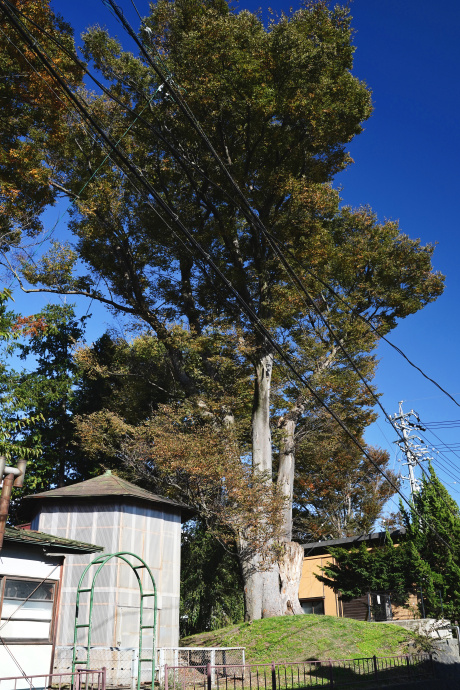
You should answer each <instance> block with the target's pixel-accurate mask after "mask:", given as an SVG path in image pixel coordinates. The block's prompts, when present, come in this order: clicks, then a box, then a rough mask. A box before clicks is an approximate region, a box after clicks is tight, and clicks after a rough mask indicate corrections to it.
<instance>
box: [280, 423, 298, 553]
mask: <svg viewBox="0 0 460 690" xmlns="http://www.w3.org/2000/svg"><path fill="white" fill-rule="evenodd" d="M278 426H281V429H282V431H283V436H282V438H281V441H280V460H279V469H278V488H279V489H280V491H281V493H282V495H283V496H284V498H285V499H286V503H285V505H284V510H283V534H284V536H285V539H286V540H287V541H291V539H292V497H293V493H294V460H295V455H294V452H295V440H294V431H295V426H296V420H294V419H289V418H284V419H283V420H282V421H281V422H280V423H279V424H278Z"/></svg>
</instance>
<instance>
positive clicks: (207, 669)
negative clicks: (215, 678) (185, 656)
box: [206, 664, 212, 690]
mask: <svg viewBox="0 0 460 690" xmlns="http://www.w3.org/2000/svg"><path fill="white" fill-rule="evenodd" d="M206 678H207V681H208V690H211V686H212V683H211V680H212V679H211V664H206Z"/></svg>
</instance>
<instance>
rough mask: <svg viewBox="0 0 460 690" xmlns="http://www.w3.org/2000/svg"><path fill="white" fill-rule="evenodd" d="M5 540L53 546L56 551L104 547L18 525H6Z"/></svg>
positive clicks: (79, 551) (64, 551) (90, 550)
mask: <svg viewBox="0 0 460 690" xmlns="http://www.w3.org/2000/svg"><path fill="white" fill-rule="evenodd" d="M4 540H5V542H19V543H21V544H34V545H35V546H43V547H48V548H50V547H51V548H52V549H53V551H55V552H56V553H58V552H59V553H63V554H65V553H94V552H95V551H103V550H104V547H102V546H95V544H87V543H86V542H84V541H75V539H65V538H64V537H55V536H53V535H52V534H45V533H44V532H37V531H35V530H31V529H30V530H29V529H19V528H18V527H5V537H4Z"/></svg>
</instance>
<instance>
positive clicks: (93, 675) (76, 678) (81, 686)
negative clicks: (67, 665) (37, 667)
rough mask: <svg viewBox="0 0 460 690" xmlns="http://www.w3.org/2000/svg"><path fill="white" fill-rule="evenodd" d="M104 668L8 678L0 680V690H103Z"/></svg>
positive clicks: (104, 685)
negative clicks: (46, 689)
mask: <svg viewBox="0 0 460 690" xmlns="http://www.w3.org/2000/svg"><path fill="white" fill-rule="evenodd" d="M105 687H106V672H105V668H102V669H98V670H97V671H95V670H90V669H78V670H77V671H75V673H47V674H42V675H36V676H35V675H34V676H26V675H22V676H10V677H8V678H0V690H44V689H45V688H53V690H64V689H67V688H71V689H72V690H105Z"/></svg>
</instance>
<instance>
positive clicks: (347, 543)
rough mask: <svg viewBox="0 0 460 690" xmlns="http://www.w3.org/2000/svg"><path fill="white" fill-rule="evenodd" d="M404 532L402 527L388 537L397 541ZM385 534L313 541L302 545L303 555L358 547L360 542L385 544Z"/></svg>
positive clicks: (376, 533)
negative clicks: (335, 547) (331, 549)
mask: <svg viewBox="0 0 460 690" xmlns="http://www.w3.org/2000/svg"><path fill="white" fill-rule="evenodd" d="M405 533H406V530H405V529H404V527H401V528H400V529H395V530H393V532H390V537H391V539H392V541H398V540H399V539H400V538H401V537H402V536H404V534H405ZM386 535H387V532H369V534H359V535H355V536H353V537H344V538H343V539H324V541H315V542H312V543H311V544H302V546H303V549H304V552H305V555H307V553H310V552H312V551H319V550H320V551H323V552H324V553H327V552H328V550H329V549H330V548H331V547H334V546H339V547H342V546H343V547H353V546H358V545H359V544H361V543H362V542H374V543H375V542H381V543H382V544H384V543H385V539H386Z"/></svg>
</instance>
